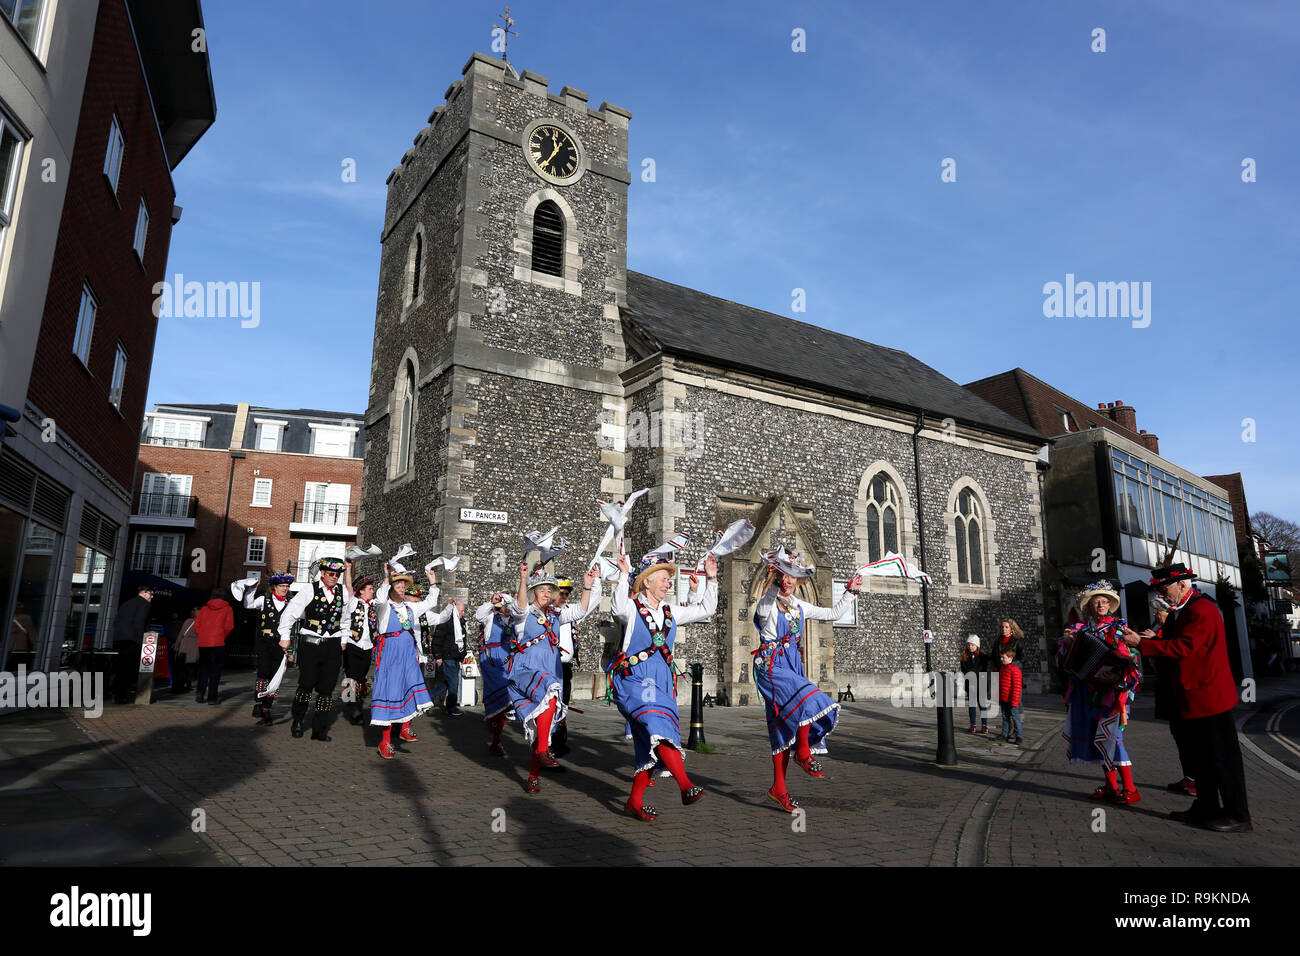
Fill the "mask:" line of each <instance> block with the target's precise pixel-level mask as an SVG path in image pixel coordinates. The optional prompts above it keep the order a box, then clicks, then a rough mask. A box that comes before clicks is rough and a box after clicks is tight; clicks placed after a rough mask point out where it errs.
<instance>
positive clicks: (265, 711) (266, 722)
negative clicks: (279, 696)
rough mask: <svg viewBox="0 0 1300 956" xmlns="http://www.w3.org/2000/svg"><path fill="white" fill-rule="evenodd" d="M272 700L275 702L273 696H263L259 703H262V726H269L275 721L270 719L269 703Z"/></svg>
mask: <svg viewBox="0 0 1300 956" xmlns="http://www.w3.org/2000/svg"><path fill="white" fill-rule="evenodd" d="M274 702H275V697H274V696H272V697H263V698H262V700H261V704H262V713H261V717H262V726H263V727H270V726H271V725H272V724H273V723H275V721H273V720H272V719H271V704H272V703H274Z"/></svg>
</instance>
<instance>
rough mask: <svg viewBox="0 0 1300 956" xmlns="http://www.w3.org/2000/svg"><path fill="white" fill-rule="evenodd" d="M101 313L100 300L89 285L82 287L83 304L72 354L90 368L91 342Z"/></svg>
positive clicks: (80, 307)
mask: <svg viewBox="0 0 1300 956" xmlns="http://www.w3.org/2000/svg"><path fill="white" fill-rule="evenodd" d="M98 314H99V300H98V299H96V298H95V293H93V292H91V291H90V286H89V285H83V286H82V287H81V305H80V306H79V307H78V309H77V333H76V335H75V336H74V337H73V339H72V354H73V355H75V356H77V358H79V359H80V360H81V364H82V365H84V366H86V368H90V343H91V340H92V339H93V338H94V337H95V317H96V316H97V315H98Z"/></svg>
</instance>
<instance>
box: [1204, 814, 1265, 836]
mask: <svg viewBox="0 0 1300 956" xmlns="http://www.w3.org/2000/svg"><path fill="white" fill-rule="evenodd" d="M1205 829H1207V830H1213V831H1214V832H1215V833H1249V832H1250V831H1251V830H1253V829H1255V828H1254V827H1253V826H1251V825H1250V821H1249V820H1234V819H1233V818H1232V817H1219V818H1217V819H1214V820H1206V821H1205Z"/></svg>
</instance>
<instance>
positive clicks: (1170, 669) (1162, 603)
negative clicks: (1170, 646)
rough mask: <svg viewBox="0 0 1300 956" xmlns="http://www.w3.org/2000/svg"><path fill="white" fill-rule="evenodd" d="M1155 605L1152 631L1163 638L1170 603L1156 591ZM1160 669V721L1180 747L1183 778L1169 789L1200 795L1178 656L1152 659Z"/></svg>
mask: <svg viewBox="0 0 1300 956" xmlns="http://www.w3.org/2000/svg"><path fill="white" fill-rule="evenodd" d="M1148 603H1149V605H1150V608H1151V621H1152V624H1151V630H1152V632H1153V633H1154V634H1155V638H1154V639H1160V638H1162V637H1163V632H1164V627H1165V624H1166V623H1167V622H1168V620H1169V602H1168V601H1166V600H1165V599H1164V598H1162V597H1161V596H1160V595H1159V594H1152V595H1151V596H1150V598H1149V601H1148ZM1152 663H1153V665H1154V667H1155V672H1156V690H1155V697H1156V712H1155V718H1156V720H1167V721H1169V734H1170V736H1172V737H1173V738H1174V746H1175V747H1176V748H1177V749H1178V765H1179V767H1180V768H1181V769H1182V774H1183V775H1182V777H1181V778H1179V779H1178V780H1175V781H1174V782H1173V783H1171V784H1169V785H1168V787H1167V788H1166V789H1168V790H1169V791H1170V792H1171V793H1181V794H1185V795H1187V796H1189V797H1194V796H1196V781H1195V780H1194V779H1193V778H1192V770H1191V768H1192V760H1191V754H1190V753H1189V752H1188V749H1187V737H1186V735H1185V734H1183V732H1182V730H1183V719H1182V717H1180V716H1179V714H1178V690H1177V687H1178V659H1177V658H1176V657H1157V658H1155V659H1154V660H1153V661H1152Z"/></svg>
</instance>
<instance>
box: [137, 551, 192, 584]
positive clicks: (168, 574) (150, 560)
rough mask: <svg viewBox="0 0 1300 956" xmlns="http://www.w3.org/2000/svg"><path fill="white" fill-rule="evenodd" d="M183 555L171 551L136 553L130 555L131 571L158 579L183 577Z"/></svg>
mask: <svg viewBox="0 0 1300 956" xmlns="http://www.w3.org/2000/svg"><path fill="white" fill-rule="evenodd" d="M184 566H185V555H184V554H183V553H177V552H171V551H136V552H135V553H134V554H132V555H131V570H132V571H143V572H145V573H146V574H155V575H157V576H158V577H160V578H180V577H184V576H185V575H184V570H183V569H184Z"/></svg>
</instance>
